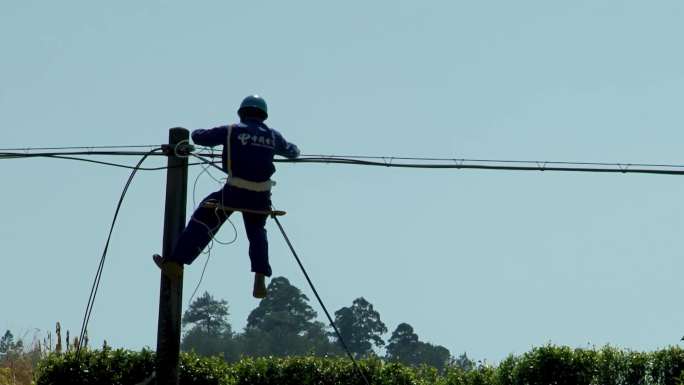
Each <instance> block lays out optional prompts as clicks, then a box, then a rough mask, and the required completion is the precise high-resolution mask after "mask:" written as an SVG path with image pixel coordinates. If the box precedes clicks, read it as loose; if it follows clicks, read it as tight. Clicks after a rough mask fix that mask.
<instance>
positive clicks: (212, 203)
mask: <svg viewBox="0 0 684 385" xmlns="http://www.w3.org/2000/svg"><path fill="white" fill-rule="evenodd" d="M202 207H205V208H208V209H216V210H221V211H239V212H242V213H248V214H261V215H268V216H270V217H280V216H283V215H285V214H287V212H285V211H281V210H253V209H245V208H237V207H228V206H224V205H222V204H220V203H218V202H216V201H212V200H209V201H206V202H204V203H203V204H202Z"/></svg>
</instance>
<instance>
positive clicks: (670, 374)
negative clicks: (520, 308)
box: [35, 345, 684, 385]
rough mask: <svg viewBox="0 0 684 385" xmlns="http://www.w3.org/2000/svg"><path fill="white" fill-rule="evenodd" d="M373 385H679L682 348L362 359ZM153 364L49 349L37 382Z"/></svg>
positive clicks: (345, 371) (140, 356)
mask: <svg viewBox="0 0 684 385" xmlns="http://www.w3.org/2000/svg"><path fill="white" fill-rule="evenodd" d="M360 365H361V367H362V370H363V371H364V373H365V374H366V376H367V378H368V379H369V380H370V382H371V383H372V384H373V385H432V384H435V385H678V384H684V381H683V380H684V375H683V372H684V350H682V349H680V348H679V347H669V348H666V349H662V350H659V351H655V352H650V353H639V352H633V351H629V350H621V349H616V348H614V347H611V346H606V347H603V348H601V349H598V350H597V349H572V348H569V347H564V346H555V345H547V346H543V347H538V348H534V349H532V350H531V351H529V352H527V353H524V354H522V355H520V356H509V357H507V358H506V359H505V360H503V361H502V362H500V363H499V365H497V366H491V365H486V364H480V365H478V366H477V367H476V368H475V369H473V370H467V371H466V370H463V369H460V368H458V367H449V368H447V370H446V371H445V372H444V373H439V372H438V371H437V370H436V369H434V368H430V367H425V366H423V367H418V368H412V367H407V366H404V365H401V364H397V363H387V362H383V361H382V360H380V359H377V358H376V359H367V360H362V361H361V362H360ZM180 369H181V370H180V383H181V384H183V385H276V384H277V385H342V384H344V385H362V384H364V382H363V380H362V379H361V378H360V377H359V376H358V374H357V373H356V371H355V370H354V367H353V366H352V364H351V362H349V361H348V360H346V359H344V358H339V357H331V358H321V357H291V358H254V359H251V358H247V359H243V360H241V361H239V362H237V363H234V364H227V363H225V362H224V361H223V360H221V359H219V358H206V357H199V356H197V355H195V354H186V353H183V354H182V355H181V368H180ZM153 370H154V353H152V352H150V351H148V350H144V351H142V352H131V351H126V350H111V349H106V350H104V351H87V352H81V356H80V357H78V356H76V355H75V354H74V353H67V354H52V355H50V356H48V357H47V358H45V359H44V360H43V361H41V363H40V364H39V367H38V370H37V374H36V382H35V383H36V385H67V384H69V385H96V384H97V385H109V384H111V385H134V384H137V383H140V382H142V381H143V380H145V379H146V378H148V377H149V376H150V374H151V373H152V372H153Z"/></svg>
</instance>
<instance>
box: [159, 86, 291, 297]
mask: <svg viewBox="0 0 684 385" xmlns="http://www.w3.org/2000/svg"><path fill="white" fill-rule="evenodd" d="M237 112H238V116H239V117H240V123H237V124H230V125H226V126H219V127H214V128H212V129H207V130H195V131H193V132H192V140H193V142H195V144H198V145H201V146H208V147H214V146H221V145H222V146H223V152H222V157H221V158H222V166H223V167H222V168H223V170H224V171H225V172H226V173H227V174H228V179H227V180H226V184H225V185H224V186H223V188H222V189H221V190H219V191H216V192H213V193H211V194H209V195H208V196H207V197H206V198H204V200H203V201H202V203H201V204H200V205H199V206H198V208H197V209H196V210H195V212H194V213H193V214H192V217H191V218H190V220H189V221H188V224H187V226H186V227H185V229H184V230H183V233H182V234H181V236H180V238H179V239H178V241H177V243H176V245H175V247H174V248H173V251H172V253H171V255H168V256H165V257H162V256H160V255H159V254H154V256H153V260H154V262H155V263H156V264H157V266H159V267H160V268H161V266H162V264H165V263H169V262H171V263H180V264H187V265H189V264H191V263H192V262H193V261H194V260H195V259H196V258H197V257H198V256H199V254H200V253H201V252H202V250H204V248H205V247H206V246H207V245H208V244H209V242H210V241H211V239H212V238H213V236H214V234H216V232H217V231H218V230H219V228H220V227H221V225H223V223H224V222H225V221H226V220H227V219H228V217H229V216H230V215H231V214H232V213H233V210H227V209H224V208H225V207H230V208H234V209H236V210H240V209H245V210H247V211H249V212H245V211H243V212H242V219H243V221H244V224H245V230H246V233H247V239H249V258H250V260H251V265H252V272H254V288H253V291H252V295H253V296H254V297H255V298H264V297H266V294H267V291H266V283H265V280H266V277H270V276H271V266H270V264H269V262H268V240H267V237H266V228H265V225H266V219H267V216H268V214H267V213H268V212H270V210H271V187H272V186H273V185H274V184H275V182H273V181H272V180H271V179H270V178H271V175H273V173H274V172H275V166H274V165H273V156H274V155H281V156H284V157H286V158H296V157H298V156H299V149H298V148H297V146H296V145H294V144H292V143H289V142H287V141H286V140H285V139H284V138H283V136H282V135H281V134H280V133H279V132H278V131H276V130H274V129H272V128H270V127H268V126H267V125H266V124H265V123H264V121H265V120H266V118H268V109H267V106H266V101H265V100H264V99H263V98H262V97H260V96H258V95H251V96H247V97H246V98H244V100H243V101H242V103H241V104H240V108H239V109H238V111H237ZM207 203H213V207H206V206H208V205H207ZM255 211H256V212H255Z"/></svg>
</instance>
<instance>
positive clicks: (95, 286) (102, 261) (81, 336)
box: [76, 147, 161, 354]
mask: <svg viewBox="0 0 684 385" xmlns="http://www.w3.org/2000/svg"><path fill="white" fill-rule="evenodd" d="M159 150H161V147H158V148H155V149H153V150H151V151H150V152H148V153H147V154H145V155H144V156H143V157H142V158H141V159H140V161H138V164H137V165H136V168H134V169H133V171H132V172H131V175H130V176H129V177H128V180H127V181H126V184H125V185H124V188H123V191H122V192H121V196H120V197H119V202H118V203H117V205H116V210H115V211H114V218H113V219H112V224H111V226H110V227H109V235H107V242H105V246H104V250H103V251H102V257H101V258H100V263H99V264H98V266H97V272H96V273H95V278H94V279H93V285H92V287H91V288H90V295H89V296H88V304H87V305H86V310H85V314H84V315H83V323H82V324H81V332H80V334H79V338H78V340H79V344H78V346H77V348H76V353H77V354H78V353H80V351H81V347H82V346H83V344H84V337H85V336H86V334H87V333H88V322H89V321H90V315H91V314H92V312H93V307H94V306H95V297H96V296H97V291H98V289H99V287H100V280H101V279H102V270H103V269H104V264H105V260H106V258H107V250H108V249H109V242H110V240H111V239H112V233H113V232H114V225H115V224H116V218H117V217H118V216H119V210H120V209H121V205H122V204H123V200H124V197H125V196H126V192H127V191H128V187H130V185H131V182H132V181H133V177H134V176H135V174H136V172H137V171H138V168H137V167H140V165H141V164H142V163H143V162H144V161H145V159H147V157H148V156H150V155H151V154H153V153H156V152H157V151H159Z"/></svg>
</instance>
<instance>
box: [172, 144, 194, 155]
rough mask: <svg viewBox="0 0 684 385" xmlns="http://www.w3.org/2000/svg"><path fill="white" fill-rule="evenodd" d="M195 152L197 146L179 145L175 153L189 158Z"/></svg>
mask: <svg viewBox="0 0 684 385" xmlns="http://www.w3.org/2000/svg"><path fill="white" fill-rule="evenodd" d="M194 151H195V146H194V145H193V144H191V143H185V142H183V143H179V144H178V145H177V146H176V149H175V152H176V154H177V155H180V156H188V155H190V153H191V152H194Z"/></svg>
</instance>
